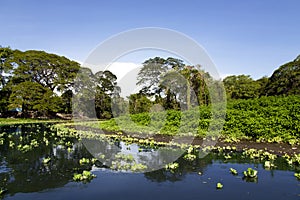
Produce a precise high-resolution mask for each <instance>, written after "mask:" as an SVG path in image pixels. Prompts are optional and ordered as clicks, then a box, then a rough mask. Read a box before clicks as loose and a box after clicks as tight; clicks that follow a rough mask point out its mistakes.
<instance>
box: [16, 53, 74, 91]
mask: <svg viewBox="0 0 300 200" xmlns="http://www.w3.org/2000/svg"><path fill="white" fill-rule="evenodd" d="M11 62H15V63H16V65H17V68H16V69H15V70H14V76H15V80H17V81H16V82H23V81H31V82H36V83H39V84H40V85H42V86H44V87H47V88H49V89H50V90H51V91H55V90H57V91H61V92H64V91H66V90H68V89H70V87H71V86H72V84H73V81H74V78H75V77H76V74H77V72H78V70H79V68H80V65H79V64H78V63H77V62H75V61H71V60H69V59H67V58H66V57H63V56H58V55H55V54H50V53H46V52H44V51H35V50H29V51H25V52H21V51H15V52H14V59H13V60H11Z"/></svg>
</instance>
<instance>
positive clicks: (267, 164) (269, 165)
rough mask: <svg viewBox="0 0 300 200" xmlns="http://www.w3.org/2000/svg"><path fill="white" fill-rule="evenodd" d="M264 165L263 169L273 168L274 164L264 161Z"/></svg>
mask: <svg viewBox="0 0 300 200" xmlns="http://www.w3.org/2000/svg"><path fill="white" fill-rule="evenodd" d="M264 167H265V169H272V168H275V165H274V164H273V163H272V162H271V161H265V163H264Z"/></svg>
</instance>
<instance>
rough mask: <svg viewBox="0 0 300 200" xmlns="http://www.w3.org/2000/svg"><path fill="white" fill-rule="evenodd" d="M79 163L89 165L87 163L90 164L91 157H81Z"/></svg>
mask: <svg viewBox="0 0 300 200" xmlns="http://www.w3.org/2000/svg"><path fill="white" fill-rule="evenodd" d="M79 164H80V165H87V164H90V159H88V158H81V159H80V160H79Z"/></svg>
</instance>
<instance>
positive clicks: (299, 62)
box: [265, 55, 300, 96]
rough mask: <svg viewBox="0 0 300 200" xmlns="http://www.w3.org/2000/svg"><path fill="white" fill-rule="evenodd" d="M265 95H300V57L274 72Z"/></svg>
mask: <svg viewBox="0 0 300 200" xmlns="http://www.w3.org/2000/svg"><path fill="white" fill-rule="evenodd" d="M265 93H266V95H268V96H272V95H290V94H300V55H299V56H298V57H297V58H296V59H295V60H294V61H292V62H288V63H286V64H284V65H282V66H280V67H279V68H278V69H277V70H275V71H274V73H273V74H272V76H271V77H270V79H269V81H268V83H267V85H266V91H265Z"/></svg>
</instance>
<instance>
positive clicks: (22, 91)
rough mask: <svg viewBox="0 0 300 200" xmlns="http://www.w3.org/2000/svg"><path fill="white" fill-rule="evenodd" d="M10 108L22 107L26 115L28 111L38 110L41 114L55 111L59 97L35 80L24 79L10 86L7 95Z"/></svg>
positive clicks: (57, 107)
mask: <svg viewBox="0 0 300 200" xmlns="http://www.w3.org/2000/svg"><path fill="white" fill-rule="evenodd" d="M9 102H10V105H9V107H10V108H22V112H23V113H24V115H25V116H26V115H27V114H28V112H29V111H39V112H40V113H42V114H43V115H47V114H49V112H57V111H58V109H59V104H60V103H61V102H60V98H59V97H57V96H56V95H55V94H54V93H53V92H52V91H51V90H50V89H48V88H45V87H43V86H42V85H40V84H38V83H36V82H30V81H25V82H22V83H19V84H18V85H15V86H14V87H13V88H12V94H11V95H10V97H9Z"/></svg>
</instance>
